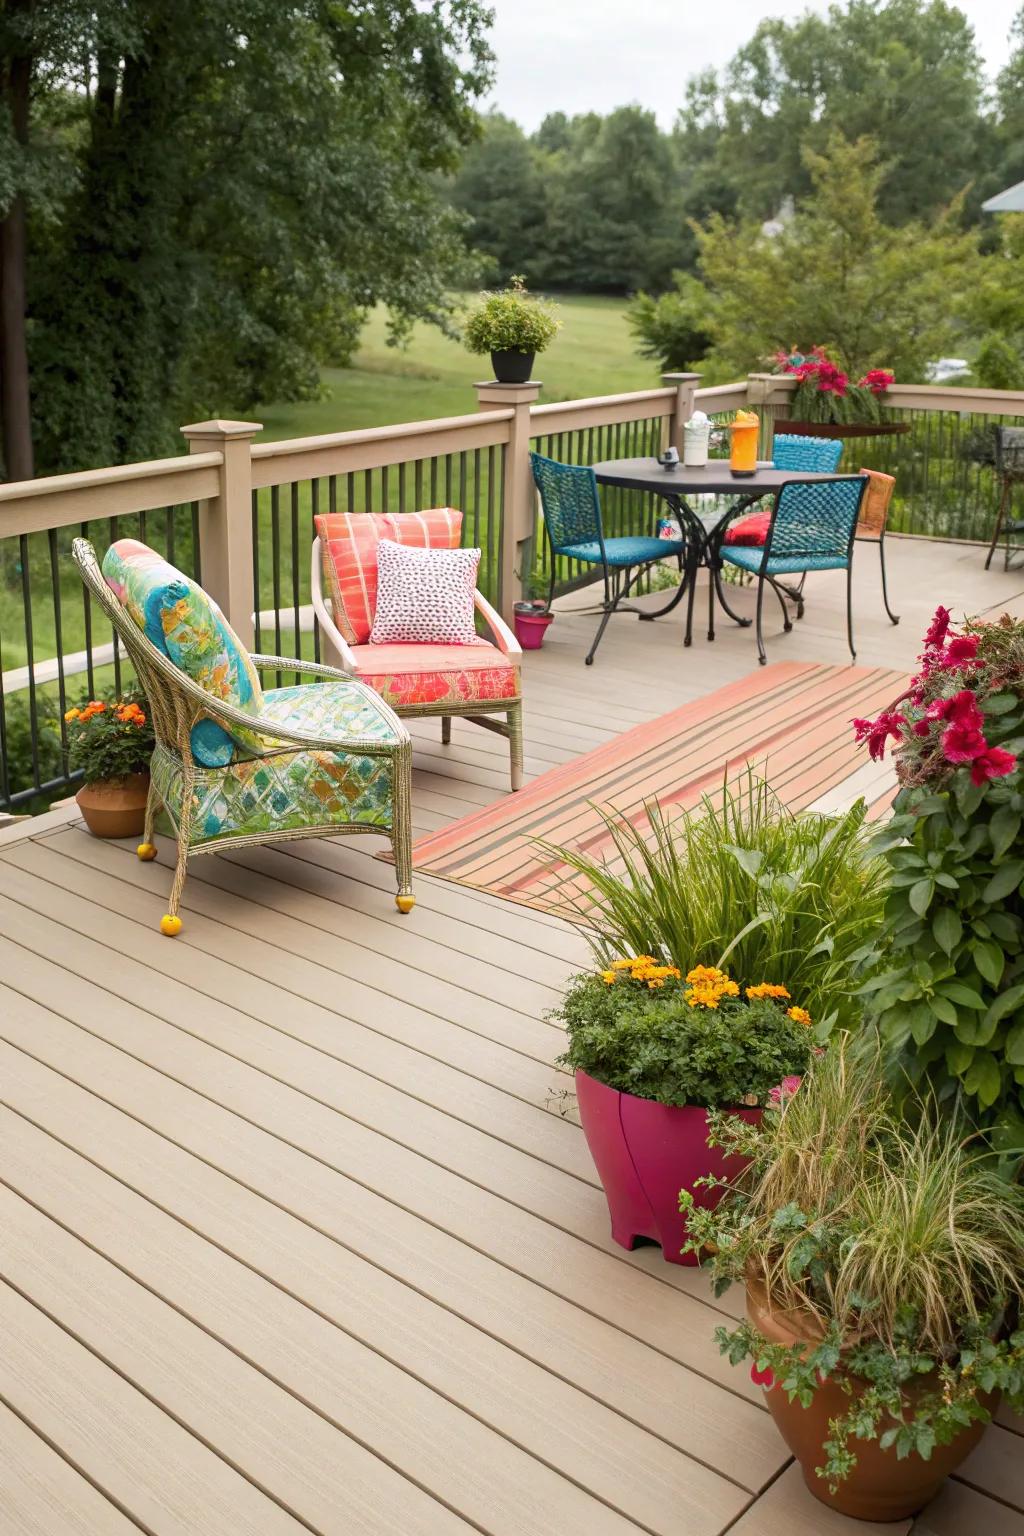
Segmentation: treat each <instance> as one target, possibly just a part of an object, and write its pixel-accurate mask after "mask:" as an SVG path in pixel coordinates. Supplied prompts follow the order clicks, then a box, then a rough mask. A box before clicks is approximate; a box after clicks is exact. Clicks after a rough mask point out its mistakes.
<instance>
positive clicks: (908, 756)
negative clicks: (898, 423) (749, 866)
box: [853, 607, 1024, 1158]
mask: <svg viewBox="0 0 1024 1536" xmlns="http://www.w3.org/2000/svg"><path fill="white" fill-rule="evenodd" d="M853 724H854V729H855V730H856V732H857V737H858V739H859V740H860V741H862V742H864V743H865V744H866V746H867V748H868V751H869V753H870V754H871V756H872V757H873V758H876V759H877V758H881V757H882V756H883V754H884V752H885V750H886V747H887V745H888V744H890V743H891V744H892V750H893V753H894V756H895V760H896V771H897V775H898V778H899V781H900V785H901V788H900V792H899V794H898V796H897V798H896V803H895V808H894V815H893V817H892V819H891V821H890V822H889V823H888V824H887V826H886V827H885V829H884V831H883V832H882V833H881V834H880V835H879V837H878V838H877V839H876V841H875V845H874V851H875V852H876V853H879V854H883V855H884V856H885V859H886V861H887V863H888V865H889V869H890V889H889V895H888V898H887V902H886V916H885V928H884V933H883V947H884V948H885V949H886V950H887V951H888V954H889V958H890V961H891V963H890V964H889V965H888V966H887V967H885V968H884V969H883V970H882V971H880V972H879V973H878V974H876V975H875V976H873V977H872V978H871V979H870V980H869V981H868V982H867V983H865V985H864V988H863V991H864V994H865V996H866V999H867V1002H868V1005H869V1012H870V1013H871V1014H872V1015H873V1017H874V1018H875V1019H877V1021H878V1023H879V1025H880V1028H881V1032H882V1037H883V1039H884V1041H885V1044H886V1050H887V1054H888V1060H889V1066H890V1068H891V1070H892V1074H893V1077H894V1080H902V1081H904V1082H909V1083H910V1084H915V1085H918V1086H920V1087H928V1088H930V1089H931V1090H932V1091H933V1092H934V1093H935V1094H936V1095H937V1097H938V1099H939V1101H940V1102H942V1103H947V1104H949V1105H950V1107H953V1105H954V1104H958V1105H959V1107H961V1108H963V1109H964V1110H966V1111H967V1113H968V1114H969V1115H970V1116H971V1118H972V1119H973V1121H974V1122H975V1124H977V1125H979V1126H983V1127H985V1128H986V1129H988V1130H989V1132H990V1134H991V1136H992V1140H993V1142H994V1144H995V1145H996V1146H997V1147H999V1148H1000V1150H1001V1151H1003V1152H1004V1153H1005V1154H1007V1155H1009V1156H1012V1157H1014V1158H1020V1157H1022V1156H1024V839H1022V836H1021V831H1022V823H1024V785H1022V777H1021V769H1020V759H1021V754H1022V753H1024V621H1021V620H1019V619H1012V618H1010V617H1008V616H1006V617H1004V618H1002V619H1000V620H999V621H998V622H997V623H994V624H980V623H976V622H967V623H965V624H964V625H962V626H960V627H958V628H954V627H953V625H952V624H951V622H950V613H949V610H948V609H947V608H941V607H940V608H939V609H938V610H937V611H936V614H935V618H934V619H933V621H932V623H931V626H930V628H929V629H928V632H927V634H926V635H925V640H924V651H923V653H922V655H921V657H920V666H919V670H918V673H917V675H916V676H915V677H914V678H913V679H912V680H911V684H910V687H909V688H908V690H907V692H906V693H905V694H904V695H903V696H902V698H900V699H898V700H897V701H896V702H895V703H894V704H893V705H892V706H891V707H890V708H889V709H887V710H884V711H883V712H882V714H881V715H879V717H878V718H877V720H855V721H854V722H853Z"/></svg>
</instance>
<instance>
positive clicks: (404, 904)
mask: <svg viewBox="0 0 1024 1536" xmlns="http://www.w3.org/2000/svg"><path fill="white" fill-rule="evenodd" d="M415 905H416V897H415V896H396V897H395V906H396V907H397V908H398V910H399V912H402V913H406V912H411V911H412V909H413V907H414V906H415Z"/></svg>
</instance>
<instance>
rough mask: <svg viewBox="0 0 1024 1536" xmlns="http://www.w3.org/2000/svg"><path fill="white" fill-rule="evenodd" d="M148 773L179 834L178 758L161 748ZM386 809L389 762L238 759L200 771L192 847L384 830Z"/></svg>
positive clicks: (306, 755)
mask: <svg viewBox="0 0 1024 1536" xmlns="http://www.w3.org/2000/svg"><path fill="white" fill-rule="evenodd" d="M304 691H306V690H304ZM308 691H309V692H312V690H311V689H310V690H308ZM151 772H152V775H153V787H154V789H155V790H156V792H157V794H158V795H159V796H160V799H161V800H162V802H163V804H164V805H165V806H166V808H167V811H168V813H169V815H170V819H171V822H172V823H173V828H174V831H175V832H177V829H178V827H179V826H180V823H181V782H182V780H181V769H180V766H179V764H178V762H177V759H176V758H175V757H174V755H173V754H172V753H170V752H168V751H167V750H166V748H164V747H161V746H158V747H157V749H156V751H155V752H154V754H153V761H152V766H151ZM391 807H392V769H391V760H390V758H387V757H383V758H381V757H365V756H362V755H361V754H355V755H353V754H352V753H351V752H348V751H344V752H307V751H297V752H282V753H279V754H277V755H276V756H274V757H267V758H263V759H248V760H245V761H241V760H240V761H238V762H233V763H228V764H227V766H226V767H224V768H197V770H196V773H195V778H194V781H193V785H192V821H191V827H190V831H189V847H190V848H200V847H202V846H204V845H205V844H207V843H221V842H231V841H233V840H234V839H237V838H243V837H253V836H255V837H266V836H267V834H268V833H273V832H278V833H280V832H287V831H294V832H302V831H308V830H310V829H311V828H315V827H330V826H337V827H339V828H341V827H347V826H352V825H353V824H360V825H364V826H371V827H379V828H380V829H381V831H382V832H387V831H389V829H390V827H391V815H392V810H391Z"/></svg>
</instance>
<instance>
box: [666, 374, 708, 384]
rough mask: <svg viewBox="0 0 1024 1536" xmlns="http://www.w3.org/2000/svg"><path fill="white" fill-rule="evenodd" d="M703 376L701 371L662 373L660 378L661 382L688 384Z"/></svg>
mask: <svg viewBox="0 0 1024 1536" xmlns="http://www.w3.org/2000/svg"><path fill="white" fill-rule="evenodd" d="M703 377H704V375H703V374H702V373H663V374H662V376H661V379H662V383H663V384H690V383H692V382H693V381H694V380H695V379H702V378H703Z"/></svg>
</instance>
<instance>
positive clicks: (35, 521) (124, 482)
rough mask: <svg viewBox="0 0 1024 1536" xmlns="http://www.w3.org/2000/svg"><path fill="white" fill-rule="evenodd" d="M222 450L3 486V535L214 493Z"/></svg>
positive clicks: (0, 531)
mask: <svg viewBox="0 0 1024 1536" xmlns="http://www.w3.org/2000/svg"><path fill="white" fill-rule="evenodd" d="M223 462H224V456H223V454H221V453H219V452H214V453H195V454H192V455H191V456H190V457H184V456H182V457H179V458H176V459H150V460H148V461H147V462H146V463H143V464H116V465H112V466H110V467H108V468H105V469H86V470H82V471H79V472H77V473H75V474H71V475H44V476H43V477H42V478H40V479H38V480H13V481H11V482H10V483H9V484H7V485H0V538H9V537H11V536H12V535H15V536H16V535H18V534H22V533H38V532H40V531H42V530H44V529H47V528H66V527H67V526H68V524H69V523H87V522H91V521H92V520H93V519H95V518H100V517H119V516H123V515H125V514H128V513H131V512H152V511H155V510H156V509H157V508H159V507H177V506H182V505H183V504H184V503H186V502H190V501H203V500H205V499H206V498H207V497H210V496H216V495H217V491H218V488H219V485H220V470H221V465H222V464H223Z"/></svg>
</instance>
